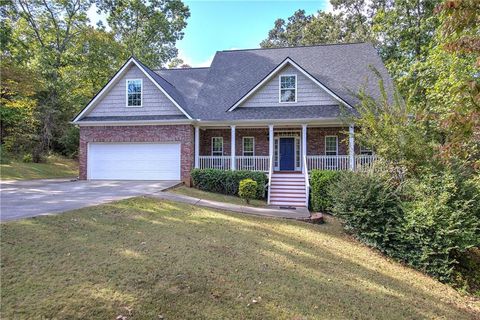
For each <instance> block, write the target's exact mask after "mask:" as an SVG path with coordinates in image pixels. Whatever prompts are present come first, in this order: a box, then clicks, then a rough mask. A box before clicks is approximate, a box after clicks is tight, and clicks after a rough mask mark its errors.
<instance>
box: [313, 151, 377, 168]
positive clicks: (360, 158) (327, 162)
mask: <svg viewBox="0 0 480 320" xmlns="http://www.w3.org/2000/svg"><path fill="white" fill-rule="evenodd" d="M375 160H377V157H376V156H375V155H355V161H354V162H355V170H356V171H361V170H366V169H369V168H371V167H372V166H373V165H374V163H375ZM307 167H308V170H309V171H310V170H349V169H350V163H349V156H346V155H345V156H323V155H321V156H307Z"/></svg>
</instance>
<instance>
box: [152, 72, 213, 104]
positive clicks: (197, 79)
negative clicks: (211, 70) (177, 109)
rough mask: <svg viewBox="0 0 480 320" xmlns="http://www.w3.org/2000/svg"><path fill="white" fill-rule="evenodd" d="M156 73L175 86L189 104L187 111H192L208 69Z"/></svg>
mask: <svg viewBox="0 0 480 320" xmlns="http://www.w3.org/2000/svg"><path fill="white" fill-rule="evenodd" d="M155 72H156V73H157V74H159V75H160V76H162V77H163V78H164V79H166V80H167V81H168V82H169V83H171V84H172V85H173V86H175V88H176V89H177V90H178V91H179V93H180V94H182V96H183V98H184V100H185V102H186V103H187V109H188V110H191V107H193V105H194V103H195V99H197V95H198V92H199V91H200V88H201V87H202V85H203V83H204V82H205V78H206V77H207V74H208V68H185V69H161V70H156V71H155ZM187 112H188V111H187Z"/></svg>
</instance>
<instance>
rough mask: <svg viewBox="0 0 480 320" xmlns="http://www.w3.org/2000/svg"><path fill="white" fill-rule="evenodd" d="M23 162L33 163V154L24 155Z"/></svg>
mask: <svg viewBox="0 0 480 320" xmlns="http://www.w3.org/2000/svg"><path fill="white" fill-rule="evenodd" d="M22 161H23V162H25V163H30V162H33V156H32V154H31V153H25V154H24V155H23V158H22Z"/></svg>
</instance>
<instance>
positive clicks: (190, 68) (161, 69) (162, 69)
mask: <svg viewBox="0 0 480 320" xmlns="http://www.w3.org/2000/svg"><path fill="white" fill-rule="evenodd" d="M209 68H210V67H189V68H160V69H156V70H153V71H155V72H157V71H164V70H165V71H167V70H192V69H209Z"/></svg>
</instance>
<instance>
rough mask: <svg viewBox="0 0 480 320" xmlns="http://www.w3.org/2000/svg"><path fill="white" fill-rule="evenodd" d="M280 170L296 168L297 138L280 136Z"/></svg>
mask: <svg viewBox="0 0 480 320" xmlns="http://www.w3.org/2000/svg"><path fill="white" fill-rule="evenodd" d="M280 170H295V138H280Z"/></svg>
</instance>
